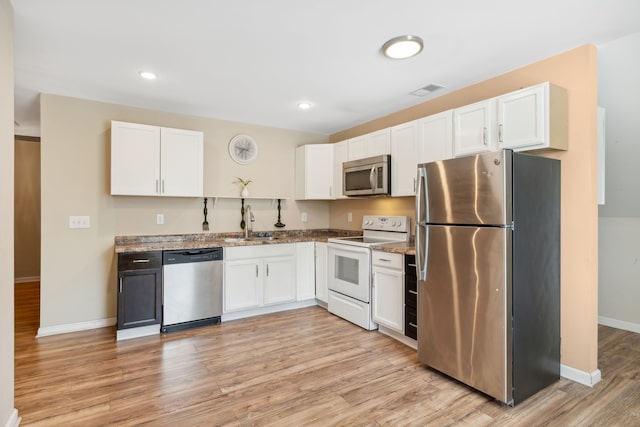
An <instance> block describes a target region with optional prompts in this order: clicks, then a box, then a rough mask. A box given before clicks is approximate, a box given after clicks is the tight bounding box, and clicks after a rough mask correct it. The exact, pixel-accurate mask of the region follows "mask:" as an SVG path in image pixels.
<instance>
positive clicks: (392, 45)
mask: <svg viewBox="0 0 640 427" xmlns="http://www.w3.org/2000/svg"><path fill="white" fill-rule="evenodd" d="M422 46H423V42H422V39H421V38H420V37H418V36H398V37H394V38H392V39H391V40H389V41H388V42H386V43H385V44H383V45H382V53H383V54H384V56H386V57H387V58H391V59H406V58H411V57H412V56H416V55H417V54H419V53H420V52H421V51H422Z"/></svg>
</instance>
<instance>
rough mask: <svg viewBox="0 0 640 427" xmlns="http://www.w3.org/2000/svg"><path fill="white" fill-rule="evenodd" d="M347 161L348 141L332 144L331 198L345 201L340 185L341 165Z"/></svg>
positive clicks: (341, 177)
mask: <svg viewBox="0 0 640 427" xmlns="http://www.w3.org/2000/svg"><path fill="white" fill-rule="evenodd" d="M347 160H349V141H340V142H336V143H335V144H333V198H334V199H346V198H347V196H345V195H344V190H343V188H342V187H343V185H342V180H343V176H342V163H344V162H346V161H347Z"/></svg>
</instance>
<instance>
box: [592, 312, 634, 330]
mask: <svg viewBox="0 0 640 427" xmlns="http://www.w3.org/2000/svg"><path fill="white" fill-rule="evenodd" d="M598 323H599V324H600V325H604V326H611V327H612V328H616V329H622V330H625V331H630V332H635V333H637V334H640V324H637V323H632V322H626V321H624V320H617V319H612V318H610V317H604V316H598Z"/></svg>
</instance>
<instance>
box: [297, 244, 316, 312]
mask: <svg viewBox="0 0 640 427" xmlns="http://www.w3.org/2000/svg"><path fill="white" fill-rule="evenodd" d="M315 270H316V268H315V245H314V243H313V242H301V243H296V301H304V300H308V299H313V298H315V297H316V275H315Z"/></svg>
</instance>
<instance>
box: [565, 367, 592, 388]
mask: <svg viewBox="0 0 640 427" xmlns="http://www.w3.org/2000/svg"><path fill="white" fill-rule="evenodd" d="M560 376H561V377H563V378H566V379H568V380H571V381H575V382H577V383H580V384H583V385H586V386H589V387H593V386H594V385H596V384H598V383H599V382H600V380H601V379H602V376H601V372H600V369H596V370H595V371H593V372H591V373H589V372H585V371H581V370H579V369H576V368H572V367H571V366H567V365H560Z"/></svg>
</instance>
